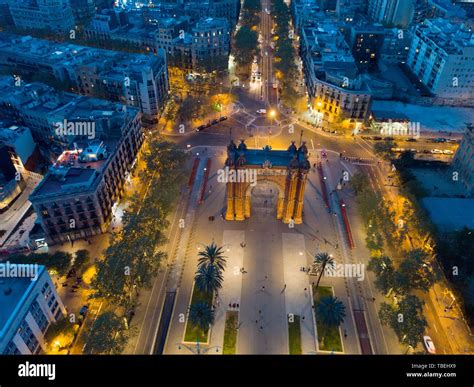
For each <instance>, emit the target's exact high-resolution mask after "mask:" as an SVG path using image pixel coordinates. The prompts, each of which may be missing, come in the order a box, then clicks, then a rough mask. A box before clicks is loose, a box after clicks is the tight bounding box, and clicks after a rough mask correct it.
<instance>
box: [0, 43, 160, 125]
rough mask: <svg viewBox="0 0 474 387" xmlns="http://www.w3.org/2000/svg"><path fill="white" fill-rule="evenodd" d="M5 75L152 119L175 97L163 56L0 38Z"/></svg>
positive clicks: (0, 50) (0, 63) (0, 51)
mask: <svg viewBox="0 0 474 387" xmlns="http://www.w3.org/2000/svg"><path fill="white" fill-rule="evenodd" d="M0 69H3V70H6V71H9V72H10V73H11V74H16V75H20V76H21V77H22V78H24V79H27V80H31V79H33V80H39V81H43V82H46V83H49V84H52V85H54V86H56V87H61V88H63V89H65V88H67V90H70V91H74V92H76V93H79V94H83V95H87V96H96V97H100V98H105V99H108V100H111V101H114V102H120V103H122V104H124V105H127V106H130V107H136V108H138V109H140V110H141V111H142V113H143V114H144V115H145V116H147V117H148V116H150V117H154V116H156V115H157V114H158V113H159V112H160V111H161V110H162V109H163V107H164V103H165V101H166V99H167V97H168V91H169V82H168V69H167V65H166V55H165V53H164V52H163V51H161V50H160V51H158V52H157V54H156V55H147V54H130V53H126V52H119V51H109V50H101V49H96V48H91V47H84V46H78V45H74V44H68V43H56V42H51V41H46V40H42V39H36V38H32V37H30V36H16V35H9V34H0Z"/></svg>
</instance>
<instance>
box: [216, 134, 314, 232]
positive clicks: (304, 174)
mask: <svg viewBox="0 0 474 387" xmlns="http://www.w3.org/2000/svg"><path fill="white" fill-rule="evenodd" d="M225 168H226V169H227V170H229V171H230V170H232V171H233V172H235V176H236V179H235V181H232V179H229V180H230V181H228V182H226V197H227V208H226V215H225V219H226V220H237V221H242V220H245V219H247V218H250V217H251V198H252V188H253V185H252V183H251V182H250V181H247V180H245V179H241V178H239V176H246V174H247V173H249V174H254V175H255V176H256V177H257V178H256V181H255V183H257V182H262V181H267V182H271V183H273V184H275V186H276V188H277V191H278V199H277V202H276V203H275V205H276V217H277V219H281V221H282V222H283V223H287V224H288V223H292V222H293V223H294V224H301V223H303V204H304V192H305V188H306V181H307V178H308V172H309V170H310V168H311V165H310V163H309V161H308V149H307V147H306V145H305V143H303V144H302V145H301V146H300V147H299V148H297V147H296V145H295V144H294V142H293V143H292V144H291V145H290V147H289V148H288V149H287V150H272V149H271V148H270V147H269V146H267V147H265V148H264V149H263V150H260V149H247V145H246V144H245V142H244V140H241V142H240V144H239V146H237V145H235V144H234V142H233V141H231V142H230V144H229V145H228V146H227V159H226V161H225Z"/></svg>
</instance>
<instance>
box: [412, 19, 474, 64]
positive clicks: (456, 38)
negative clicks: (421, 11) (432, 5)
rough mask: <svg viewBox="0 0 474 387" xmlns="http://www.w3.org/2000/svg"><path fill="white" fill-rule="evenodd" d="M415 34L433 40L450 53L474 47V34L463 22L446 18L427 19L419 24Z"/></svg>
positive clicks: (460, 52) (458, 52) (459, 52)
mask: <svg viewBox="0 0 474 387" xmlns="http://www.w3.org/2000/svg"><path fill="white" fill-rule="evenodd" d="M415 34H417V35H418V36H421V37H423V38H425V39H429V40H431V41H432V42H433V43H434V44H435V45H436V46H438V47H440V48H442V49H443V50H444V51H446V53H448V54H458V55H459V54H462V52H463V50H464V48H466V47H474V34H473V33H472V31H471V30H470V29H469V28H467V27H465V26H464V25H463V24H456V23H452V22H450V21H448V20H446V19H442V18H437V19H426V20H425V21H424V22H423V24H419V25H417V27H416V29H415Z"/></svg>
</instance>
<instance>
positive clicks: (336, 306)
mask: <svg viewBox="0 0 474 387" xmlns="http://www.w3.org/2000/svg"><path fill="white" fill-rule="evenodd" d="M316 316H317V318H319V321H320V322H321V324H323V325H324V326H325V327H328V328H329V327H338V326H339V325H341V324H342V322H343V321H344V317H346V307H345V306H344V304H343V303H342V302H341V301H340V300H338V299H337V297H333V296H324V297H321V299H320V300H319V302H318V305H317V307H316Z"/></svg>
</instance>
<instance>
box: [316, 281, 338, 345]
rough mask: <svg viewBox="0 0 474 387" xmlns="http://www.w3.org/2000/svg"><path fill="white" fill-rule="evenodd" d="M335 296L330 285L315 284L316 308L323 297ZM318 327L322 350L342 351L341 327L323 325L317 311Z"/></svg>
mask: <svg viewBox="0 0 474 387" xmlns="http://www.w3.org/2000/svg"><path fill="white" fill-rule="evenodd" d="M325 296H333V293H332V289H331V287H329V286H319V287H318V288H317V289H316V286H314V285H313V297H314V308H315V310H316V308H317V306H318V303H319V300H320V299H321V297H325ZM316 328H317V330H318V344H319V349H320V350H321V351H335V352H342V341H341V334H340V332H339V327H331V328H327V327H325V326H323V325H322V324H321V323H320V322H319V319H318V316H317V313H316Z"/></svg>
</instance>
